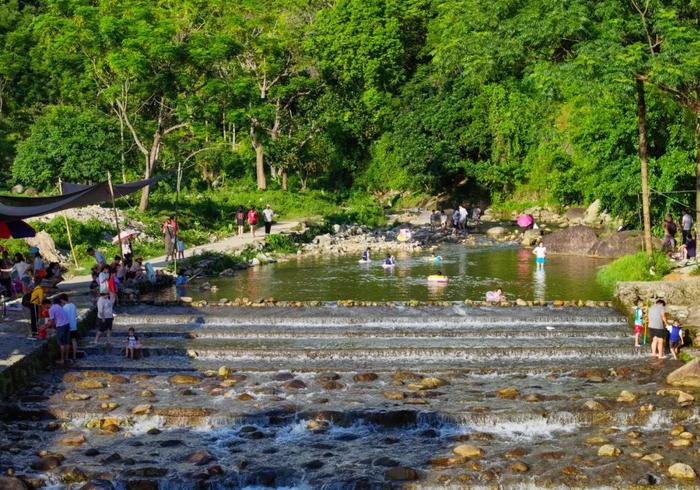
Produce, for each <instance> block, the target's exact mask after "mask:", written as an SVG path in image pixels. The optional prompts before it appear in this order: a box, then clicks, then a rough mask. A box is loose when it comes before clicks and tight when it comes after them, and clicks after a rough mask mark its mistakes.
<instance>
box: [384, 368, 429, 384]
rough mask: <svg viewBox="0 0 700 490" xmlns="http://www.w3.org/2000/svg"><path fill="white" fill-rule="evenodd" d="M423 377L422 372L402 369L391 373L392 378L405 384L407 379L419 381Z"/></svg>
mask: <svg viewBox="0 0 700 490" xmlns="http://www.w3.org/2000/svg"><path fill="white" fill-rule="evenodd" d="M422 378H423V377H422V376H421V375H420V374H416V373H412V372H411V371H401V370H398V371H396V372H395V373H393V374H392V375H391V380H392V381H394V382H396V383H398V384H403V383H405V382H406V381H411V382H418V381H420V380H421V379H422Z"/></svg>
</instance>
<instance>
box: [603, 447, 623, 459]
mask: <svg viewBox="0 0 700 490" xmlns="http://www.w3.org/2000/svg"><path fill="white" fill-rule="evenodd" d="M620 454H622V451H621V450H620V449H619V448H617V447H615V446H613V445H612V444H604V445H603V446H600V448H598V456H611V457H615V456H619V455H620Z"/></svg>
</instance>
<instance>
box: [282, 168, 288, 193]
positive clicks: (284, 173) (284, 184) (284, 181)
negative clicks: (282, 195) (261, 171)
mask: <svg viewBox="0 0 700 490" xmlns="http://www.w3.org/2000/svg"><path fill="white" fill-rule="evenodd" d="M282 190H283V191H286V190H287V169H286V168H283V169H282Z"/></svg>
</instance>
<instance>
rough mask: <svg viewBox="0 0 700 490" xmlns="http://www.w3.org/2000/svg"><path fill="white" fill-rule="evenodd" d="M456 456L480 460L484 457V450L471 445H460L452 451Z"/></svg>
mask: <svg viewBox="0 0 700 490" xmlns="http://www.w3.org/2000/svg"><path fill="white" fill-rule="evenodd" d="M452 452H453V453H455V454H456V455H457V456H462V457H463V458H480V457H481V456H483V455H484V450H483V449H481V448H480V447H476V446H473V445H471V444H460V445H459V446H457V447H456V448H454V449H453V450H452Z"/></svg>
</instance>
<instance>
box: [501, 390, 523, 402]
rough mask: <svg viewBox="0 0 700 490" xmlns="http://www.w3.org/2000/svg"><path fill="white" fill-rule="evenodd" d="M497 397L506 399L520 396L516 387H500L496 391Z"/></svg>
mask: <svg viewBox="0 0 700 490" xmlns="http://www.w3.org/2000/svg"><path fill="white" fill-rule="evenodd" d="M497 395H498V398H504V399H506V400H514V399H516V398H517V397H518V396H520V392H519V391H518V390H517V389H516V388H512V387H509V388H502V389H500V390H498V392H497Z"/></svg>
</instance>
